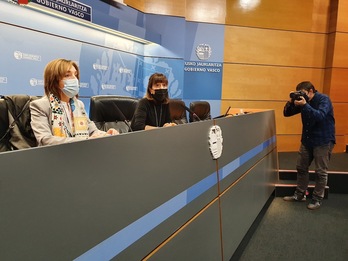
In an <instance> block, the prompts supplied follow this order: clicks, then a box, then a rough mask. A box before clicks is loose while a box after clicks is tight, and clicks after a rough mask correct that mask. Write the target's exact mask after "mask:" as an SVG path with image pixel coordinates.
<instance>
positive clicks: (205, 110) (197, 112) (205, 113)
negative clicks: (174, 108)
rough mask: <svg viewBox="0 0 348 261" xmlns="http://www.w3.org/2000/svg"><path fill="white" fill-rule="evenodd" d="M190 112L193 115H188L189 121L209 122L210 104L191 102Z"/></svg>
mask: <svg viewBox="0 0 348 261" xmlns="http://www.w3.org/2000/svg"><path fill="white" fill-rule="evenodd" d="M190 110H191V111H192V112H193V113H194V114H192V113H189V121H190V122H195V121H203V120H210V119H211V115H210V104H209V102H207V101H193V102H191V103H190Z"/></svg>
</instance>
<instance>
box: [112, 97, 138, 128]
mask: <svg viewBox="0 0 348 261" xmlns="http://www.w3.org/2000/svg"><path fill="white" fill-rule="evenodd" d="M114 105H115V108H116V110H117V111H118V113H119V115H121V118H122V119H121V120H122V121H123V122H124V123H125V124H126V125H127V127H128V130H129V131H130V132H132V131H133V130H132V128H131V126H130V125H129V123H128V121H127V118H126V116H125V115H124V114H123V112H122V111H121V109H120V108H119V107H118V106H117V104H116V103H114Z"/></svg>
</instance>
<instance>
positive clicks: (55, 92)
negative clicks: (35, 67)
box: [30, 59, 118, 146]
mask: <svg viewBox="0 0 348 261" xmlns="http://www.w3.org/2000/svg"><path fill="white" fill-rule="evenodd" d="M79 79H80V70H79V67H78V66H77V64H76V63H75V62H73V61H71V60H65V59H56V60H53V61H51V62H49V63H48V64H47V65H46V68H45V71H44V89H45V95H44V96H43V97H42V98H40V99H37V100H35V101H32V102H31V103H30V114H31V127H32V129H33V132H34V134H35V137H36V140H37V142H38V144H39V146H43V145H53V144H60V143H65V142H72V141H78V140H83V139H88V138H96V137H101V136H106V135H115V134H118V131H117V130H115V129H109V130H108V131H107V132H104V131H100V130H98V129H97V127H96V126H95V124H94V122H92V121H91V120H90V119H89V118H88V117H87V114H86V111H85V108H84V104H83V102H82V101H80V100H78V99H77V97H78V92H79Z"/></svg>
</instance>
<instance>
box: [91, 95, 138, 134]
mask: <svg viewBox="0 0 348 261" xmlns="http://www.w3.org/2000/svg"><path fill="white" fill-rule="evenodd" d="M137 104H138V99H137V98H133V97H127V96H116V95H98V96H92V97H91V103H90V109H89V118H90V119H91V120H92V121H94V122H95V124H96V126H97V127H98V128H99V129H100V130H104V131H107V130H108V129H109V128H115V129H117V130H118V131H119V132H120V133H124V132H128V131H129V126H128V125H130V123H129V124H128V122H130V121H131V120H132V118H133V114H134V112H135V109H136V107H137ZM125 121H126V122H127V123H125ZM127 124H128V125H127Z"/></svg>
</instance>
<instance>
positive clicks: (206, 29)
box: [184, 22, 224, 100]
mask: <svg viewBox="0 0 348 261" xmlns="http://www.w3.org/2000/svg"><path fill="white" fill-rule="evenodd" d="M223 43H224V26H223V25H216V24H203V23H192V22H187V23H186V49H185V60H186V61H185V67H184V72H185V73H184V85H185V92H184V99H188V100H220V99H221V85H222V62H223V50H224V46H223Z"/></svg>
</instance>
